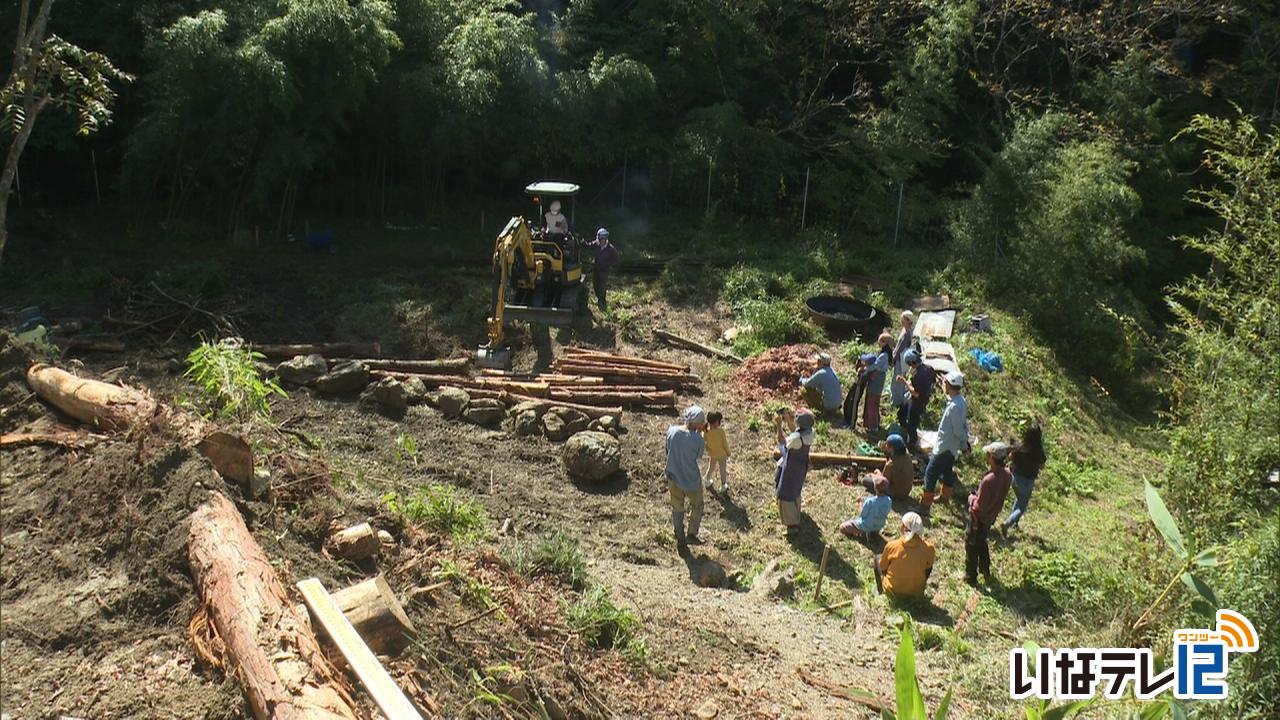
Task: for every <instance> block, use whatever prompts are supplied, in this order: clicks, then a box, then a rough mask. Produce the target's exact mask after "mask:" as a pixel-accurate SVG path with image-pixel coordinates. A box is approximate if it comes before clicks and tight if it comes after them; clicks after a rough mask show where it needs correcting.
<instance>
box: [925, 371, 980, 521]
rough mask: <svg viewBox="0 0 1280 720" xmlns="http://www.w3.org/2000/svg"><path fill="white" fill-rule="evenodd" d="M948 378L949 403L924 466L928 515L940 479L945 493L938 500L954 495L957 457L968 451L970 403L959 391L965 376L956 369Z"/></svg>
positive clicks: (948, 374) (944, 499) (939, 422)
mask: <svg viewBox="0 0 1280 720" xmlns="http://www.w3.org/2000/svg"><path fill="white" fill-rule="evenodd" d="M945 380H946V383H945V386H946V391H947V406H946V408H944V409H943V410H942V419H941V420H939V421H938V441H937V442H935V443H934V445H933V454H932V455H930V456H929V464H928V465H927V466H925V469H924V495H923V496H922V497H921V498H920V509H921V510H922V511H923V512H924V513H926V514H927V513H928V512H929V508H930V507H931V506H932V505H933V498H934V489H935V488H936V487H937V486H938V481H939V480H941V481H942V492H941V493H939V494H938V499H939V500H941V501H943V502H946V501H947V499H949V498H950V497H951V489H952V487H953V486H954V485H955V484H956V480H957V478H956V470H955V464H956V459H957V458H959V457H960V453H962V452H968V451H969V404H968V403H966V402H965V399H964V395H961V394H960V393H961V390H962V389H963V388H964V375H963V374H962V373H961V372H960V371H959V370H953V371H951V372H949V373H947V375H946V378H945Z"/></svg>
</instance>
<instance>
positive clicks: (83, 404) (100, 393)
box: [27, 363, 156, 431]
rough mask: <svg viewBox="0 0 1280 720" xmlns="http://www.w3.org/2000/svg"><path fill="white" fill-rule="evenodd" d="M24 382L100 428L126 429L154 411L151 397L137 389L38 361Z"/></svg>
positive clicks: (72, 413) (66, 410) (58, 404)
mask: <svg viewBox="0 0 1280 720" xmlns="http://www.w3.org/2000/svg"><path fill="white" fill-rule="evenodd" d="M27 384H28V385H30V386H31V389H32V390H34V391H35V393H36V395H38V396H40V399H41V400H44V401H45V402H47V403H49V404H50V405H52V406H54V407H56V408H58V409H59V410H61V411H62V412H64V413H66V414H67V415H68V416H70V417H72V418H75V419H76V420H79V421H80V422H82V423H84V424H86V425H92V426H93V427H95V428H101V429H103V430H113V431H121V430H128V429H129V428H130V427H133V425H134V424H136V423H138V422H139V421H141V420H143V419H145V418H148V417H150V416H152V415H154V414H155V411H156V402H155V400H153V399H152V398H151V396H150V395H148V394H146V393H144V392H142V391H141V390H135V389H133V388H130V387H122V386H120V385H111V384H110V383H104V382H101V381H98V380H89V379H87V378H81V377H76V376H75V375H72V374H71V373H69V372H67V371H66V370H61V369H59V368H55V367H50V366H48V365H42V364H39V363H37V364H35V365H32V366H31V367H30V368H28V369H27Z"/></svg>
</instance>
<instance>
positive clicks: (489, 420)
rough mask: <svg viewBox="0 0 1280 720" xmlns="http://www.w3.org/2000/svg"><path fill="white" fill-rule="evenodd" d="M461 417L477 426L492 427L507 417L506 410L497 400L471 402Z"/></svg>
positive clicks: (482, 399)
mask: <svg viewBox="0 0 1280 720" xmlns="http://www.w3.org/2000/svg"><path fill="white" fill-rule="evenodd" d="M462 416H463V417H464V418H466V419H467V420H468V421H470V422H473V423H475V424H477V425H485V426H492V425H497V424H498V423H500V422H502V420H503V418H505V417H506V416H507V409H506V407H504V406H503V404H502V403H501V402H500V401H498V400H494V399H492V398H480V399H478V400H472V401H471V403H470V404H469V405H468V406H467V409H466V410H465V411H463V413H462Z"/></svg>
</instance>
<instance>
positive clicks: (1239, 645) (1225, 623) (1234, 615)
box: [1218, 609, 1258, 652]
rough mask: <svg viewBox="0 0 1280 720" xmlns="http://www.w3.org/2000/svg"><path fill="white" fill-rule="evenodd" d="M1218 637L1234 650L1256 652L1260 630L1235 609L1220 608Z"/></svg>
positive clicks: (1228, 647)
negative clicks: (1255, 628) (1254, 627)
mask: <svg viewBox="0 0 1280 720" xmlns="http://www.w3.org/2000/svg"><path fill="white" fill-rule="evenodd" d="M1218 637H1219V639H1221V640H1222V643H1223V644H1224V645H1226V646H1227V649H1228V650H1231V651H1233V652H1256V651H1257V649H1258V631H1257V630H1254V629H1253V623H1251V622H1249V618H1247V617H1245V616H1243V615H1241V614H1240V613H1238V612H1235V611H1234V610H1222V609H1219V610H1218Z"/></svg>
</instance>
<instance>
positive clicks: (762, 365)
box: [733, 344, 818, 402]
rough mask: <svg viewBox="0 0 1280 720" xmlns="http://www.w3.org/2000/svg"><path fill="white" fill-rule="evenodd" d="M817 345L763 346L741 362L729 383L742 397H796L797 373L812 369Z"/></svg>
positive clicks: (805, 372)
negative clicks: (771, 347) (763, 348)
mask: <svg viewBox="0 0 1280 720" xmlns="http://www.w3.org/2000/svg"><path fill="white" fill-rule="evenodd" d="M817 352H818V346H817V345H809V344H802V345H783V346H782V347H776V348H773V349H771V350H766V351H765V352H762V353H760V354H759V355H757V356H755V357H753V358H751V359H750V360H747V361H746V362H744V363H742V366H741V367H739V368H738V370H737V372H735V373H734V374H733V387H734V389H735V390H736V391H737V392H738V394H739V395H741V396H742V397H743V398H746V399H747V400H754V401H757V402H760V401H764V400H795V399H797V398H799V397H800V384H799V382H797V381H798V379H799V377H800V375H802V374H805V375H807V374H809V373H812V372H813V370H814V361H813V356H814V355H815V354H816V353H817Z"/></svg>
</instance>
